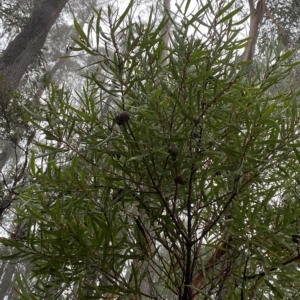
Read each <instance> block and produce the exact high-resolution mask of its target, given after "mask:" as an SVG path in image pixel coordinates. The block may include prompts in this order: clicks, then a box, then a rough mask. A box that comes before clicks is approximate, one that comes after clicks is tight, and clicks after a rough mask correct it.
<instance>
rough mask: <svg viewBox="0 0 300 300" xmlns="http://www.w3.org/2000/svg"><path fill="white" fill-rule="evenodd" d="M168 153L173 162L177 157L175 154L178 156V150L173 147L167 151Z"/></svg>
mask: <svg viewBox="0 0 300 300" xmlns="http://www.w3.org/2000/svg"><path fill="white" fill-rule="evenodd" d="M168 153H169V154H170V155H171V157H172V159H173V160H175V159H176V157H177V154H178V148H177V147H175V146H173V147H172V146H171V147H170V148H169V149H168Z"/></svg>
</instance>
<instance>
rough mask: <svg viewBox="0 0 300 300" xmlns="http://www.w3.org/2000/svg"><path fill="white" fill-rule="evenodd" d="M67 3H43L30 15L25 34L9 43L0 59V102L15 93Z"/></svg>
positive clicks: (52, 0) (51, 0) (63, 0)
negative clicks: (9, 94) (9, 93)
mask: <svg viewBox="0 0 300 300" xmlns="http://www.w3.org/2000/svg"><path fill="white" fill-rule="evenodd" d="M67 2H68V0H44V1H43V2H42V3H41V5H39V6H37V7H36V9H35V10H34V11H33V13H32V16H31V17H30V19H29V20H28V23H27V24H26V26H25V28H24V30H23V31H22V32H21V33H20V34H19V35H17V36H16V38H15V39H14V40H13V41H12V42H10V43H9V45H8V47H7V48H6V49H5V51H4V52H3V55H2V57H1V59H0V75H1V77H2V78H1V79H2V80H1V85H0V92H1V94H0V97H1V98H0V100H1V101H7V97H8V92H9V91H14V90H16V88H17V87H18V84H19V82H20V80H21V78H22V76H23V74H24V73H25V71H26V69H27V68H28V66H29V65H30V64H31V63H32V61H33V59H34V58H35V57H36V55H37V53H38V52H39V51H40V50H41V49H42V47H43V45H44V43H45V40H46V37H47V35H48V32H49V30H50V29H51V27H52V25H53V24H54V22H55V20H56V19H57V17H58V16H59V14H60V12H61V10H62V9H63V8H64V6H65V5H66V3H67Z"/></svg>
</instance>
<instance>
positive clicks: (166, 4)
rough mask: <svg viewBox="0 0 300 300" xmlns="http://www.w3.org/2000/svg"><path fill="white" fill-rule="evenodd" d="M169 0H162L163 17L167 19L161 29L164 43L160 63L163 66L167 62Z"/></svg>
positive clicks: (169, 22)
mask: <svg viewBox="0 0 300 300" xmlns="http://www.w3.org/2000/svg"><path fill="white" fill-rule="evenodd" d="M170 2H171V0H164V10H165V13H164V17H165V18H166V19H167V20H168V21H167V24H166V26H165V28H164V29H163V40H164V44H165V49H164V50H163V53H162V63H163V66H165V65H166V64H167V56H168V53H169V51H168V49H167V48H168V44H169V40H170V29H171V21H170V19H169V15H170V13H171V11H170Z"/></svg>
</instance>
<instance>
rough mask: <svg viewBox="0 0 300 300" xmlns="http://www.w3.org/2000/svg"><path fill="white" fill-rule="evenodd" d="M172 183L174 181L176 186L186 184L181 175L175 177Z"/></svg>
mask: <svg viewBox="0 0 300 300" xmlns="http://www.w3.org/2000/svg"><path fill="white" fill-rule="evenodd" d="M174 181H175V183H176V184H180V185H182V184H186V179H185V178H184V177H183V176H181V175H179V176H176V177H175V179H174Z"/></svg>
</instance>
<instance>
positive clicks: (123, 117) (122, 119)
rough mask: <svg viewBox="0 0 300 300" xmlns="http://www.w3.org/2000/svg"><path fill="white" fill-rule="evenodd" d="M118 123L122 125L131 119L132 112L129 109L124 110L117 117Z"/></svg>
mask: <svg viewBox="0 0 300 300" xmlns="http://www.w3.org/2000/svg"><path fill="white" fill-rule="evenodd" d="M115 120H116V123H117V124H118V125H119V126H121V125H123V124H124V123H126V122H128V121H129V120H130V114H129V112H128V111H122V112H121V113H119V114H118V115H117V116H116V117H115Z"/></svg>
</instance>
